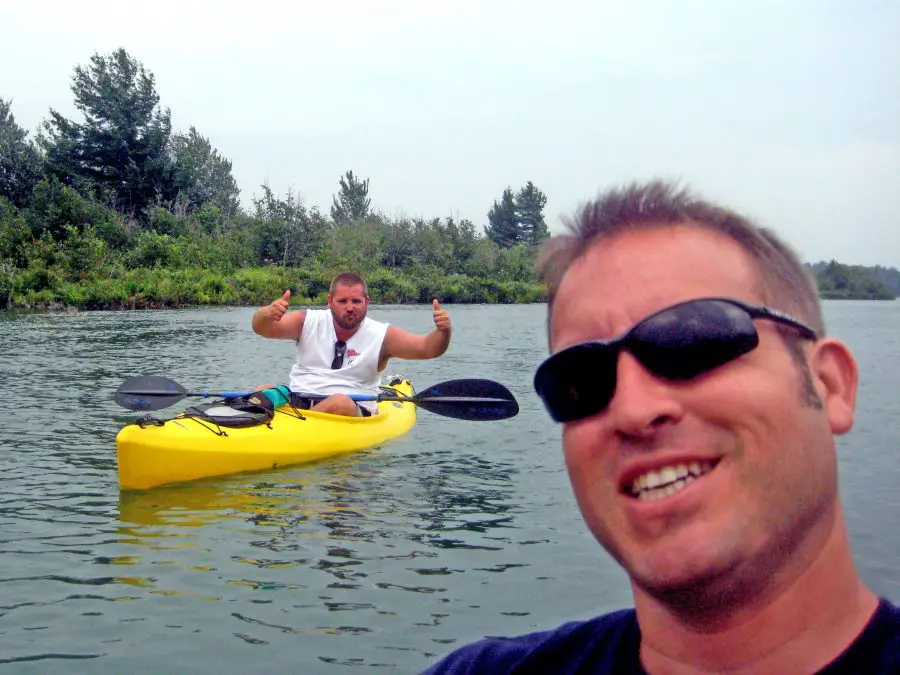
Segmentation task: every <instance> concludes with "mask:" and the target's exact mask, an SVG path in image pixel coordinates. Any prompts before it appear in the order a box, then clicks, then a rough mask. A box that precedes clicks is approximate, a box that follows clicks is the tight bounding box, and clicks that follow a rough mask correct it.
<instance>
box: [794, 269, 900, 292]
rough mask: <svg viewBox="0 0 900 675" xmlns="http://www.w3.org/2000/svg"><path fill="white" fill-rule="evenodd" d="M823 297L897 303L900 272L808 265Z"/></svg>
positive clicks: (899, 289) (894, 270) (899, 290)
mask: <svg viewBox="0 0 900 675" xmlns="http://www.w3.org/2000/svg"><path fill="white" fill-rule="evenodd" d="M807 267H809V269H810V270H812V272H813V274H814V275H815V278H816V284H817V285H818V287H819V293H820V294H821V295H822V297H823V298H826V299H830V300H849V299H868V300H893V299H894V298H896V297H897V296H900V271H898V270H896V269H894V268H893V267H882V266H880V265H876V266H875V267H864V266H862V265H842V264H841V263H839V262H836V261H834V260H832V261H830V262H824V261H820V262H817V263H814V264H812V265H807Z"/></svg>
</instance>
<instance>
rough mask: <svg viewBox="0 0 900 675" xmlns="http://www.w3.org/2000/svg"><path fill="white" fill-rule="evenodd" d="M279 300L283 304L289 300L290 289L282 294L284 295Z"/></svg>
mask: <svg viewBox="0 0 900 675" xmlns="http://www.w3.org/2000/svg"><path fill="white" fill-rule="evenodd" d="M281 299H282V300H284V301H285V302H287V301H288V300H290V299H291V289H290V288H289V289H287V290H286V291H285V292H284V295H282V296H281Z"/></svg>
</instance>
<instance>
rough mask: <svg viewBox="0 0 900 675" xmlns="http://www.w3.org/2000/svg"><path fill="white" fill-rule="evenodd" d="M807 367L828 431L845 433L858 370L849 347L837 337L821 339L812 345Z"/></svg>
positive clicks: (848, 426)
mask: <svg viewBox="0 0 900 675" xmlns="http://www.w3.org/2000/svg"><path fill="white" fill-rule="evenodd" d="M810 368H811V370H812V376H813V379H814V381H815V383H816V391H817V392H818V393H819V397H820V398H821V399H822V404H823V406H824V408H825V413H826V414H827V415H828V422H829V424H830V425H831V431H832V433H835V434H845V433H847V432H848V431H850V428H851V427H852V426H853V412H854V410H855V409H856V388H857V385H858V384H859V369H858V368H857V366H856V359H854V358H853V354H851V353H850V349H849V348H848V347H847V345H845V344H844V343H843V342H841V341H840V340H835V339H834V338H823V339H822V340H819V341H818V342H817V343H816V345H815V347H814V348H813V353H812V355H811V357H810Z"/></svg>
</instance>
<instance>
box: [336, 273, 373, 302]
mask: <svg viewBox="0 0 900 675" xmlns="http://www.w3.org/2000/svg"><path fill="white" fill-rule="evenodd" d="M338 286H362V289H363V295H365V296H366V297H367V298H368V297H369V288H368V287H367V286H366V282H365V280H363V278H362V277H361V276H359V275H358V274H354V273H353V272H341V273H340V274H338V275H337V276H336V277H335V278H334V279H332V280H331V287H330V288H329V289H328V292H329V293H334V289H335V288H337V287H338Z"/></svg>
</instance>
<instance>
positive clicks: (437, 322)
mask: <svg viewBox="0 0 900 675" xmlns="http://www.w3.org/2000/svg"><path fill="white" fill-rule="evenodd" d="M431 304H432V306H433V307H434V327H435V328H437V329H438V330H439V331H441V332H442V333H448V332H450V315H449V314H447V310H445V309H441V303H439V302H438V300H437V298H435V299H434V301H433V302H432V303H431Z"/></svg>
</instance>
